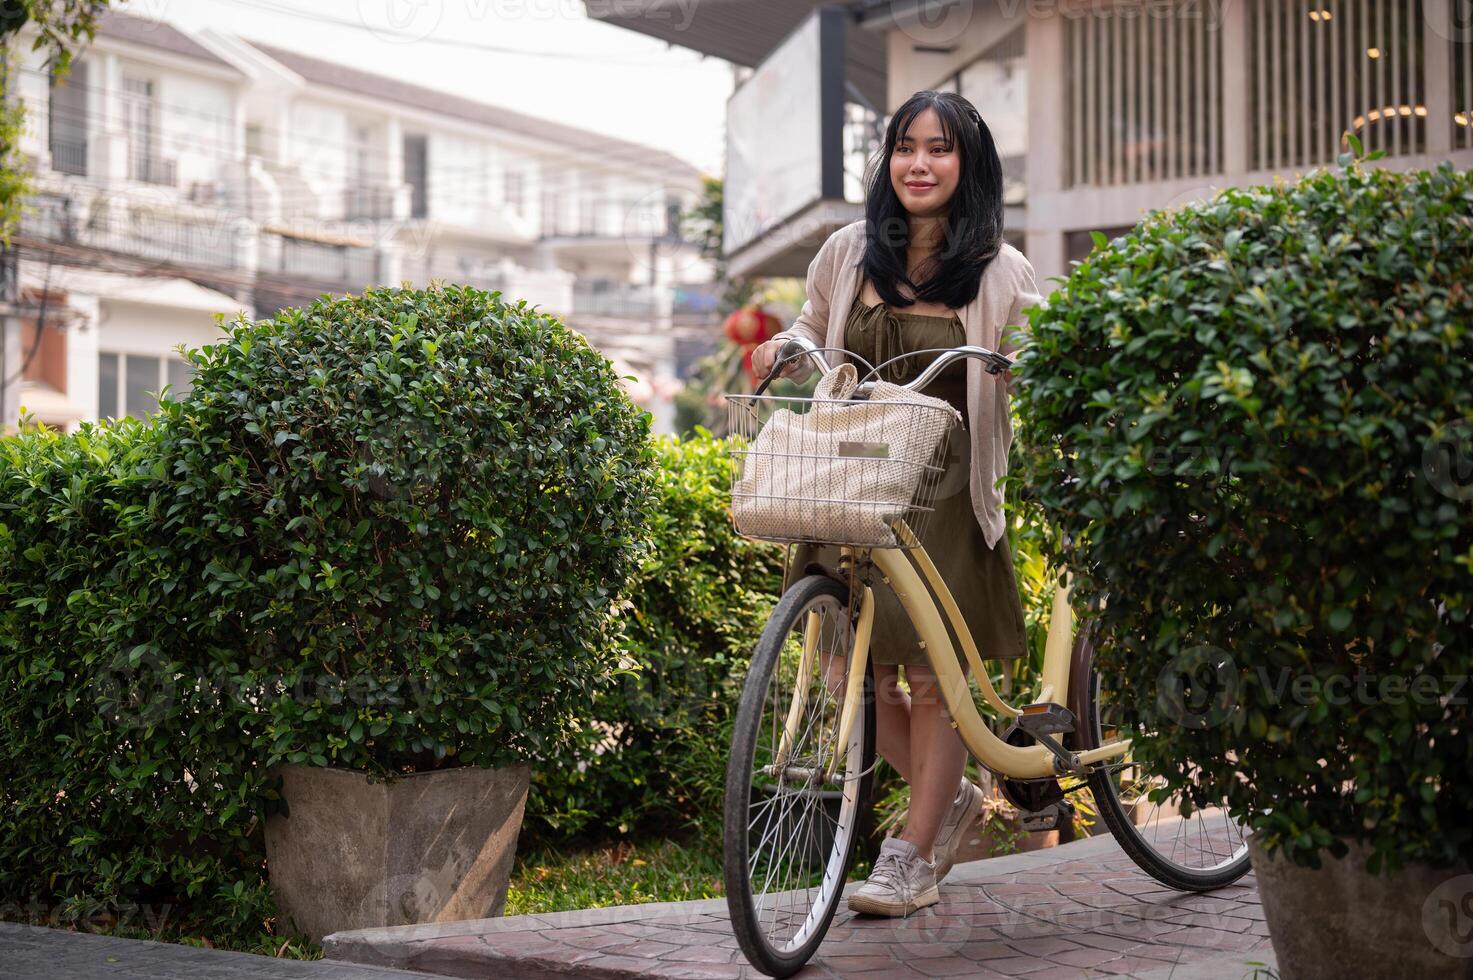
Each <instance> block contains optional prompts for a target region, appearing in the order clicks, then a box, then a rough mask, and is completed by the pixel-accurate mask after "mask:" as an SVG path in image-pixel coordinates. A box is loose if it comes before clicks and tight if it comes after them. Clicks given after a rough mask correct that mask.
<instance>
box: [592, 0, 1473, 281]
mask: <svg viewBox="0 0 1473 980" xmlns="http://www.w3.org/2000/svg"><path fill="white" fill-rule="evenodd" d="M667 6H668V5H667V4H666V3H665V0H625V2H622V3H618V4H605V3H586V7H587V9H588V14H589V16H590V17H593V18H595V19H599V20H603V21H606V22H608V23H611V24H617V25H619V26H622V27H626V28H628V29H630V30H635V31H639V32H640V33H644V34H648V35H651V36H654V37H658V38H661V39H663V40H666V41H668V42H670V43H671V44H678V45H682V46H684V47H688V48H692V49H694V50H696V51H700V52H702V53H704V54H708V55H712V56H715V57H720V58H725V59H727V60H729V61H731V62H733V63H734V64H737V65H740V66H744V68H743V76H744V80H743V81H742V82H741V83H740V84H739V86H738V88H737V90H736V92H735V93H734V94H733V95H732V97H731V99H730V101H729V103H728V114H727V139H728V150H727V168H726V174H725V200H726V203H727V213H726V225H727V229H728V236H727V258H728V261H729V270H730V272H731V273H732V274H733V275H802V274H803V273H804V271H805V270H806V267H807V264H808V262H809V261H810V260H811V258H812V256H813V254H814V253H815V252H816V251H817V249H818V246H819V245H820V244H822V242H823V241H824V239H825V238H826V237H827V236H828V234H829V233H830V232H832V231H833V230H834V229H836V228H838V227H841V226H842V225H844V224H846V223H848V222H850V221H853V220H855V219H856V218H859V217H861V216H862V215H863V192H862V187H861V185H860V181H859V180H858V175H859V173H860V172H861V171H862V169H863V165H864V162H865V159H866V156H867V155H868V154H870V153H872V152H873V151H874V149H875V147H876V145H877V143H878V140H879V138H880V137H881V136H882V135H883V123H884V122H885V121H887V119H888V115H889V114H890V113H892V112H893V111H894V110H895V109H896V108H898V107H899V106H900V105H901V104H902V103H903V102H904V101H905V100H906V99H908V98H909V97H910V96H911V95H912V94H913V93H915V92H917V91H919V90H922V89H938V90H944V91H952V92H959V93H960V94H962V95H964V96H966V97H967V98H968V99H969V100H971V101H972V103H973V104H974V105H976V107H977V109H978V111H979V112H980V113H981V114H982V116H983V118H984V119H985V120H986V121H987V123H988V126H989V129H990V130H991V132H992V134H993V137H994V139H995V141H996V142H997V145H998V149H999V152H1000V154H1001V156H1002V158H1003V168H1004V175H1005V198H1006V204H1007V205H1008V211H1007V215H1006V224H1007V234H1008V237H1009V239H1010V240H1012V241H1013V243H1014V244H1015V245H1017V246H1018V247H1020V248H1022V249H1023V250H1024V252H1025V253H1026V254H1027V255H1028V257H1029V259H1030V260H1031V261H1032V263H1033V265H1034V268H1035V269H1036V270H1037V272H1038V274H1039V276H1040V281H1041V282H1042V281H1043V280H1045V279H1046V278H1048V277H1052V276H1058V275H1062V274H1066V273H1067V272H1068V271H1069V268H1070V266H1069V263H1070V261H1071V260H1075V259H1080V258H1083V257H1084V256H1085V255H1086V254H1087V253H1088V252H1089V250H1090V248H1091V247H1092V239H1091V233H1092V232H1095V231H1100V232H1104V233H1105V234H1106V235H1107V236H1114V235H1116V234H1119V233H1121V232H1123V231H1124V230H1126V229H1128V228H1129V227H1131V226H1133V225H1134V224H1135V223H1136V221H1138V220H1139V219H1140V218H1141V217H1142V216H1143V214H1144V213H1145V212H1146V211H1147V210H1149V209H1151V208H1159V207H1166V206H1170V205H1173V204H1178V203H1184V202H1186V201H1191V200H1195V199H1199V198H1204V197H1207V196H1209V195H1210V194H1212V193H1213V192H1214V190H1215V189H1217V188H1222V187H1227V186H1240V185H1247V184H1259V183H1267V182H1270V181H1272V180H1273V179H1275V178H1276V177H1284V178H1286V179H1292V178H1293V176H1294V175H1295V174H1296V173H1303V172H1306V171H1308V170H1310V169H1312V168H1313V167H1315V166H1321V165H1329V164H1333V163H1334V161H1335V159H1336V157H1337V155H1338V154H1339V152H1340V134H1341V133H1342V132H1343V131H1345V130H1350V131H1351V132H1353V133H1356V134H1357V135H1358V136H1359V137H1360V139H1361V140H1362V142H1363V143H1364V144H1365V147H1366V149H1367V150H1376V149H1382V150H1385V151H1386V154H1387V156H1386V157H1385V158H1384V159H1383V160H1381V161H1380V162H1379V163H1378V164H1377V165H1378V166H1384V167H1390V168H1396V169H1420V168H1424V167H1430V166H1435V165H1436V164H1437V163H1439V162H1440V161H1444V160H1450V161H1452V162H1453V163H1454V164H1455V165H1456V166H1458V167H1460V168H1468V167H1473V20H1470V19H1469V9H1468V8H1469V5H1468V3H1467V2H1466V0H1047V2H1022V0H1017V2H1014V0H978V2H937V0H880V2H877V0H844V2H842V3H823V2H819V0H724V2H719V3H708V4H702V5H697V6H695V7H693V8H692V9H691V10H690V12H689V14H690V16H688V17H686V18H682V19H680V20H679V21H678V22H677V20H676V19H672V18H671V17H670V16H669V11H668V9H666V7H667ZM773 145H778V146H784V147H798V148H799V150H798V151H797V152H796V153H794V154H790V155H789V156H788V157H784V158H781V159H775V158H773V157H772V156H771V155H768V156H764V155H762V154H761V153H758V152H755V150H754V148H760V147H766V146H773Z"/></svg>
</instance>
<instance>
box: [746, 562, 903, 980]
mask: <svg viewBox="0 0 1473 980" xmlns="http://www.w3.org/2000/svg"><path fill="white" fill-rule="evenodd" d="M819 603H823V604H824V608H833V607H836V608H837V609H840V610H844V618H843V628H845V629H847V630H849V631H850V633H849V639H851V640H852V630H853V626H852V624H851V623H849V621H848V615H847V610H848V605H849V591H848V589H847V588H846V587H845V586H844V585H843V584H842V583H840V582H837V581H835V580H834V579H832V578H829V577H827V576H824V575H809V576H806V577H804V578H802V579H800V580H799V581H797V582H795V583H794V584H793V585H792V586H791V587H790V588H789V589H788V590H787V591H786V592H784V593H783V596H782V598H781V599H780V600H779V601H778V603H777V606H776V607H775V608H774V609H773V611H772V614H771V615H770V616H769V617H768V620H767V624H766V626H765V627H764V628H763V630H762V635H761V637H760V638H759V639H758V641H757V644H756V647H755V649H754V650H753V654H752V660H751V664H750V666H749V668H748V671H747V677H746V680H745V682H744V683H743V686H742V694H741V699H740V702H739V704H738V707H737V714H736V723H735V728H734V730H733V733H732V742H731V752H730V755H729V757H728V761H727V773H726V799H725V803H724V810H723V835H722V836H723V862H722V863H723V877H724V879H725V885H726V900H727V909H728V911H729V913H730V916H731V924H732V930H733V932H734V933H735V934H736V938H737V942H738V945H739V946H740V947H741V949H742V952H743V953H744V954H745V955H746V957H747V960H748V961H749V962H750V963H751V964H752V965H753V966H754V967H756V968H757V969H758V970H760V971H761V972H763V973H765V974H767V975H768V976H773V977H787V976H791V975H792V974H794V973H796V972H797V971H798V970H800V969H802V967H803V965H804V964H805V963H807V962H808V960H809V959H810V958H811V957H812V956H813V954H814V953H815V952H816V951H817V950H818V947H819V945H820V944H821V943H822V942H823V938H824V934H825V933H826V932H827V931H828V928H829V925H830V923H831V922H832V921H833V917H834V913H835V912H836V911H837V910H838V907H839V904H840V903H841V902H842V901H843V900H844V884H845V882H847V881H848V878H849V872H850V869H851V868H852V867H853V864H854V858H855V853H856V850H857V845H858V843H859V842H860V841H861V840H863V838H864V836H865V834H866V833H867V832H868V823H869V820H870V817H871V801H870V793H871V791H872V788H873V781H874V762H875V700H874V671H873V668H872V667H867V668H866V670H865V677H864V683H863V686H862V688H861V690H862V698H863V700H862V702H861V705H860V714H859V716H858V717H856V719H855V724H854V726H853V730H852V731H851V734H850V742H849V748H848V750H847V752H846V761H845V771H844V773H843V775H844V777H845V779H846V780H852V781H853V785H854V794H853V797H852V800H851V798H850V797H848V796H844V797H843V800H842V802H841V803H840V817H839V821H838V825H837V828H836V830H835V833H834V836H833V840H832V843H831V845H828V851H827V855H826V857H825V858H824V864H823V868H824V876H823V878H822V879H821V881H820V885H819V887H818V889H817V891H818V895H817V897H816V898H815V900H814V901H813V903H812V904H811V905H810V906H809V908H808V909H807V910H806V912H805V913H804V928H803V930H802V931H801V932H800V934H799V935H798V936H795V937H794V940H793V941H792V942H789V943H786V944H779V943H776V942H774V941H773V940H772V939H771V938H770V937H769V936H768V935H767V934H766V933H765V932H764V930H763V924H762V921H761V918H762V909H761V907H760V897H756V898H754V895H755V889H754V880H753V878H754V874H753V870H752V869H753V864H752V853H751V852H752V846H751V844H752V841H751V838H752V833H753V829H754V827H753V825H754V823H755V821H753V820H751V819H750V818H751V813H752V810H753V809H754V806H758V805H755V804H754V803H753V796H754V792H756V791H758V790H759V789H761V788H760V787H758V786H757V784H756V781H755V779H754V777H755V776H756V767H755V756H756V753H757V750H758V742H759V736H760V735H761V734H762V732H763V729H764V726H765V725H767V724H768V722H769V721H770V719H764V713H763V712H764V708H767V707H771V706H772V705H771V704H770V702H774V703H778V704H781V703H783V702H782V701H781V700H780V699H774V698H770V697H769V687H770V685H771V683H772V680H773V675H774V673H775V672H777V671H778V668H779V665H780V658H781V655H782V653H783V648H784V645H785V644H787V643H788V642H789V640H790V637H792V635H793V632H794V628H795V626H797V625H798V624H800V623H802V622H803V621H804V619H805V617H806V616H807V613H808V612H809V611H810V610H811V609H813V608H815V606H816V604H819ZM851 649H852V647H851ZM821 711H822V708H820V712H821ZM769 731H772V729H770V728H769ZM820 751H821V750H820ZM856 766H857V768H858V773H857V774H856V773H854V772H852V770H854V769H855V768H856ZM856 776H857V778H855V777H856ZM843 785H844V786H845V787H846V790H844V791H841V792H847V787H848V786H849V785H850V783H849V782H845V783H844V784H843ZM802 792H803V791H802V790H795V791H793V796H794V797H795V798H796V797H801V795H802ZM781 795H782V787H781V781H779V787H778V790H777V796H779V797H780V796H781ZM819 799H823V798H822V797H819ZM765 805H767V806H772V801H769V802H768V803H767V804H765ZM825 812H826V811H825ZM772 813H773V811H772V810H768V811H767V814H768V821H769V824H768V826H767V827H766V828H764V831H765V832H767V833H780V832H781V830H782V824H783V823H784V822H786V821H787V820H788V819H789V815H790V811H789V810H788V809H787V808H786V807H784V809H783V810H782V812H781V813H780V814H778V815H777V817H776V821H777V827H776V829H771V820H772ZM803 819H804V820H806V819H807V818H806V816H805V817H804V818H803ZM812 840H813V838H812V834H811V832H810V833H809V836H808V837H807V838H806V839H805V843H804V847H805V850H806V848H807V847H808V846H809V845H811V843H812ZM820 846H823V845H820ZM759 850H760V848H759ZM759 858H760V855H759ZM769 875H770V872H769ZM809 890H810V889H808V888H806V887H805V888H804V895H805V898H806V896H807V892H808V891H809ZM795 893H796V892H794V894H795ZM765 894H766V889H765V888H764V890H763V896H765ZM782 894H784V893H782V892H780V893H778V895H777V896H774V899H775V900H777V899H778V898H779V897H780V896H781V895H782Z"/></svg>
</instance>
